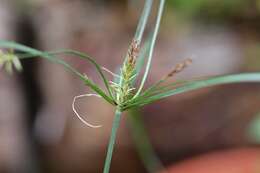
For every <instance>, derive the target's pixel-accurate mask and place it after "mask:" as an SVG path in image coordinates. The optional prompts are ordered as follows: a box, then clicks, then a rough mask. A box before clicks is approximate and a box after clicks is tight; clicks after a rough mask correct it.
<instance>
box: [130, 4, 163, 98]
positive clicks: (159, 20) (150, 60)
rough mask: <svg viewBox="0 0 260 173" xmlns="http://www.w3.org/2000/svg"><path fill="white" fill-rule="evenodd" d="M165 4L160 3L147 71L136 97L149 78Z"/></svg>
mask: <svg viewBox="0 0 260 173" xmlns="http://www.w3.org/2000/svg"><path fill="white" fill-rule="evenodd" d="M164 4H165V0H161V1H160V5H159V10H158V13H157V18H156V24H155V28H154V32H153V35H152V40H151V47H150V49H149V55H148V62H147V65H146V68H145V72H144V76H143V79H142V82H141V85H140V87H139V89H138V91H137V93H136V94H135V96H134V97H133V98H136V97H137V96H138V95H139V94H140V93H141V91H142V89H143V87H144V83H145V81H146V79H147V76H148V72H149V70H150V67H151V62H152V57H153V51H154V46H155V42H156V38H157V35H158V32H159V28H160V24H161V18H162V13H163V9H164Z"/></svg>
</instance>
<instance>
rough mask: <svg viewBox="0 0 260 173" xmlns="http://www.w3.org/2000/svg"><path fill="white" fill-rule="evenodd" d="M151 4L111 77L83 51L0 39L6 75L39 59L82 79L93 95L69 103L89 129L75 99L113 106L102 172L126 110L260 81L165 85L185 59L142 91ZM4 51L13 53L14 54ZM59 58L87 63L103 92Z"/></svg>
mask: <svg viewBox="0 0 260 173" xmlns="http://www.w3.org/2000/svg"><path fill="white" fill-rule="evenodd" d="M152 4H153V0H146V1H145V3H144V8H143V11H142V14H141V16H140V19H139V23H138V25H137V29H136V33H135V35H134V38H133V40H132V41H131V43H130V46H129V48H128V51H127V54H126V56H125V59H124V62H123V65H122V67H121V68H120V72H119V74H115V73H113V72H111V71H110V70H108V69H106V68H104V67H102V66H101V65H99V64H98V63H97V62H96V61H95V60H94V59H93V58H91V57H90V56H89V55H87V54H85V53H83V52H79V51H75V50H70V49H64V50H56V51H40V50H36V49H34V48H31V47H27V46H25V45H21V44H19V43H15V42H12V41H6V40H0V48H2V49H3V50H2V51H1V52H0V66H1V67H4V68H5V69H6V70H7V71H8V72H12V67H14V68H16V69H17V70H19V71H20V70H21V69H22V66H21V63H20V60H22V59H27V58H35V57H42V58H44V59H46V60H49V61H51V62H53V63H56V64H60V65H62V66H64V67H65V69H67V70H68V71H70V72H72V73H73V74H75V75H76V76H77V77H79V79H80V80H82V82H83V83H84V84H85V85H86V86H87V87H89V88H90V89H91V90H92V91H93V92H94V93H93V94H84V95H80V96H77V97H75V98H74V100H73V104H72V108H73V110H74V112H75V114H76V115H77V116H78V117H79V119H80V120H81V121H82V122H83V123H85V124H86V125H88V126H90V127H92V128H98V127H100V126H99V125H93V124H91V123H89V122H87V121H86V120H84V119H83V118H82V117H81V116H80V115H79V114H78V113H77V111H76V109H75V107H74V104H75V101H76V100H77V99H78V98H81V97H85V96H96V97H99V98H102V99H104V100H105V101H107V102H108V103H109V104H111V105H112V106H114V107H115V115H114V120H113V125H112V130H111V136H110V140H109V143H108V148H107V155H106V159H105V164H104V169H103V173H108V172H109V170H110V165H111V160H112V155H113V150H114V146H115V141H116V133H117V130H118V127H119V124H120V119H121V116H122V113H123V112H125V111H129V110H131V109H133V108H140V107H142V106H144V105H147V104H150V103H153V102H155V101H158V100H161V99H163V98H167V97H170V96H174V95H177V94H181V93H185V92H188V91H192V90H196V89H200V88H205V87H209V86H215V85H221V84H230V83H241V82H260V73H242V74H230V75H224V76H213V77H206V78H197V79H192V80H186V81H175V82H172V83H166V81H167V79H168V78H170V77H172V76H174V75H175V74H177V73H179V72H180V71H182V70H183V69H184V68H186V67H187V66H188V65H189V64H190V63H191V60H190V59H187V60H185V61H184V62H182V63H180V64H177V65H176V66H175V67H174V68H173V70H171V71H170V72H169V73H168V74H167V75H166V76H164V77H162V79H161V80H159V81H158V82H156V83H155V84H153V85H152V86H150V87H148V88H146V89H145V88H144V85H145V83H146V79H147V77H148V74H149V71H150V69H151V68H150V67H151V63H152V58H153V52H154V47H155V43H156V38H157V35H158V32H159V27H160V23H161V18H162V14H163V10H164V5H165V0H160V1H159V5H158V10H157V15H156V21H155V27H154V29H153V31H152V32H151V34H150V35H149V37H148V38H147V40H146V41H145V42H144V44H142V40H143V34H144V31H145V28H146V24H147V20H148V17H149V15H150V12H151V9H152ZM141 45H143V46H141ZM8 50H15V51H16V52H13V51H8ZM59 55H71V56H75V57H79V58H81V59H84V60H86V61H88V62H90V63H91V64H92V65H93V66H94V67H95V68H96V71H97V73H98V74H99V75H100V77H101V79H102V81H103V83H104V86H105V89H103V88H102V87H100V86H99V85H98V84H96V83H95V82H94V81H92V80H91V79H90V78H88V76H87V75H85V74H83V73H81V72H79V71H78V70H77V69H75V68H74V67H72V66H71V65H70V64H68V63H67V62H66V61H65V60H62V59H60V58H59ZM142 69H144V74H143V75H142V78H141V82H140V85H139V86H136V84H135V83H136V82H135V81H136V79H137V78H138V77H139V76H141V75H140V71H141V70H142ZM104 71H106V72H109V73H110V74H112V75H113V76H114V79H115V80H114V81H109V80H108V79H107V77H106V75H105V74H104Z"/></svg>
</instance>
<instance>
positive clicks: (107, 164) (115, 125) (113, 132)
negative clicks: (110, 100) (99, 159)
mask: <svg viewBox="0 0 260 173" xmlns="http://www.w3.org/2000/svg"><path fill="white" fill-rule="evenodd" d="M121 115H122V112H121V111H120V110H118V109H117V110H116V112H115V117H114V121H113V125H112V130H111V135H110V139H109V144H108V148H107V156H106V160H105V166H104V169H103V173H109V169H110V165H111V160H112V155H113V150H114V146H115V141H116V133H117V129H118V127H119V125H120V119H121Z"/></svg>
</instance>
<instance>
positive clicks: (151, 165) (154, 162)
mask: <svg viewBox="0 0 260 173" xmlns="http://www.w3.org/2000/svg"><path fill="white" fill-rule="evenodd" d="M129 113H130V115H128V116H127V118H128V120H129V122H130V127H131V132H132V135H133V139H134V142H135V145H136V148H137V150H138V154H139V155H140V158H141V160H142V161H143V163H144V166H145V167H146V169H147V171H148V172H150V173H154V172H160V171H163V170H164V167H163V165H162V163H161V161H160V159H159V158H158V157H157V155H156V153H155V151H154V149H153V146H152V145H151V142H150V140H149V137H148V134H147V131H146V129H145V127H144V123H143V119H142V117H141V114H140V111H139V109H130V110H129Z"/></svg>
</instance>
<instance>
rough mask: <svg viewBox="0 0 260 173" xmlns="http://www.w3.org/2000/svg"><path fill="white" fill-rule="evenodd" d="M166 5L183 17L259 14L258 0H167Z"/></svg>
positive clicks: (218, 17)
mask: <svg viewBox="0 0 260 173" xmlns="http://www.w3.org/2000/svg"><path fill="white" fill-rule="evenodd" d="M168 7H170V8H172V9H173V10H174V11H175V12H176V13H179V14H180V15H183V16H185V17H191V16H194V17H203V18H209V19H212V18H214V19H226V18H230V17H248V16H256V15H259V14H260V0H248V1H245V0H190V1H184V0H168Z"/></svg>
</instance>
